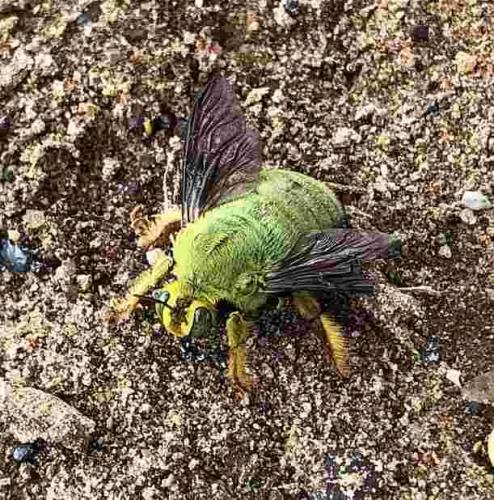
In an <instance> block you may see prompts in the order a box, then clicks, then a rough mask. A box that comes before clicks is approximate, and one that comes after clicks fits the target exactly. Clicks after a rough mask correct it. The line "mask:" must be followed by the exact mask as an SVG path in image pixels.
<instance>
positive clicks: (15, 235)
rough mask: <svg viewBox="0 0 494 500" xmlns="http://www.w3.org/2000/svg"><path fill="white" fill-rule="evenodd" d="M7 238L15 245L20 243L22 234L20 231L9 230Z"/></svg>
mask: <svg viewBox="0 0 494 500" xmlns="http://www.w3.org/2000/svg"><path fill="white" fill-rule="evenodd" d="M7 236H8V238H9V240H10V241H11V242H12V243H14V244H17V243H19V240H20V239H21V233H19V231H17V230H16V229H9V230H8V231H7Z"/></svg>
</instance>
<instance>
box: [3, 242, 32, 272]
mask: <svg viewBox="0 0 494 500" xmlns="http://www.w3.org/2000/svg"><path fill="white" fill-rule="evenodd" d="M3 269H7V270H8V271H10V272H14V273H25V272H27V271H29V257H28V255H27V254H26V253H25V252H23V251H22V250H21V249H20V248H19V247H18V246H17V245H14V244H12V243H11V242H10V240H8V239H2V240H0V270H3Z"/></svg>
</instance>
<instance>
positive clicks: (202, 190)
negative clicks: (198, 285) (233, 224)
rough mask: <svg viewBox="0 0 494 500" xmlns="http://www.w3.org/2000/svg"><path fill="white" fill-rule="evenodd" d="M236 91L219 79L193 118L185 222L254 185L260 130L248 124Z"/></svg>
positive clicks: (185, 166)
mask: <svg viewBox="0 0 494 500" xmlns="http://www.w3.org/2000/svg"><path fill="white" fill-rule="evenodd" d="M236 108H237V103H236V99H235V95H234V93H233V90H232V88H231V86H230V84H229V83H228V81H227V80H226V79H225V78H222V77H215V78H213V79H212V80H210V81H209V83H208V85H207V86H206V88H205V89H204V91H203V92H202V94H201V95H200V96H199V97H198V99H197V101H196V103H195V105H194V109H193V111H192V115H191V117H190V120H189V123H188V127H187V131H186V136H185V144H184V151H183V160H182V224H183V225H185V224H186V223H187V222H190V221H193V220H194V219H196V218H197V217H198V216H199V215H200V214H201V213H202V212H204V211H205V210H208V209H210V208H213V207H216V206H218V205H220V204H222V203H224V202H225V201H227V200H229V199H231V198H232V197H234V196H238V195H240V194H245V193H247V192H250V191H252V190H254V189H255V187H256V184H257V181H258V178H259V169H260V165H261V145H260V140H259V134H258V132H257V131H255V130H248V129H247V128H246V124H245V119H244V117H243V116H241V115H240V113H239V112H238V110H237V109H236Z"/></svg>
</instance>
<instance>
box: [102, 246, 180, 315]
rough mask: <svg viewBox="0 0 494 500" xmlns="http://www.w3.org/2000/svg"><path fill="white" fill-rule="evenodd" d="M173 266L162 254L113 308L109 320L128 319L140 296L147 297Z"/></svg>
mask: <svg viewBox="0 0 494 500" xmlns="http://www.w3.org/2000/svg"><path fill="white" fill-rule="evenodd" d="M172 266H173V261H172V259H171V258H170V257H168V256H167V255H165V254H164V253H162V254H160V255H159V256H158V258H157V259H156V261H155V262H154V264H153V265H152V266H151V267H150V268H149V269H146V271H144V272H143V273H141V274H140V275H139V276H138V277H137V279H136V280H135V282H134V284H133V285H132V287H131V289H130V290H129V293H128V294H127V296H126V297H125V298H124V299H120V300H118V301H117V302H116V304H115V305H114V306H113V307H112V311H111V313H110V315H109V319H110V320H119V319H122V320H123V319H126V318H128V317H129V316H130V313H131V312H132V311H133V310H134V309H135V308H136V306H137V304H138V303H139V300H140V296H141V295H145V294H146V293H147V292H148V291H149V290H151V289H152V288H154V287H156V286H157V284H158V283H159V282H160V281H161V280H163V279H164V278H166V277H167V276H168V274H169V273H170V269H171V268H172Z"/></svg>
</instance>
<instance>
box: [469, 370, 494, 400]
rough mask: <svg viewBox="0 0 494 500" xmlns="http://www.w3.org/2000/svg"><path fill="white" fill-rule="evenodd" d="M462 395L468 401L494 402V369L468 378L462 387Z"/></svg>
mask: <svg viewBox="0 0 494 500" xmlns="http://www.w3.org/2000/svg"><path fill="white" fill-rule="evenodd" d="M463 397H464V398H465V399H467V400H468V401H477V402H479V403H483V402H491V403H494V370H491V371H489V372H486V373H482V374H481V375H478V376H477V377H475V378H473V379H472V380H469V381H468V382H467V383H466V384H465V385H464V387H463Z"/></svg>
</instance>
